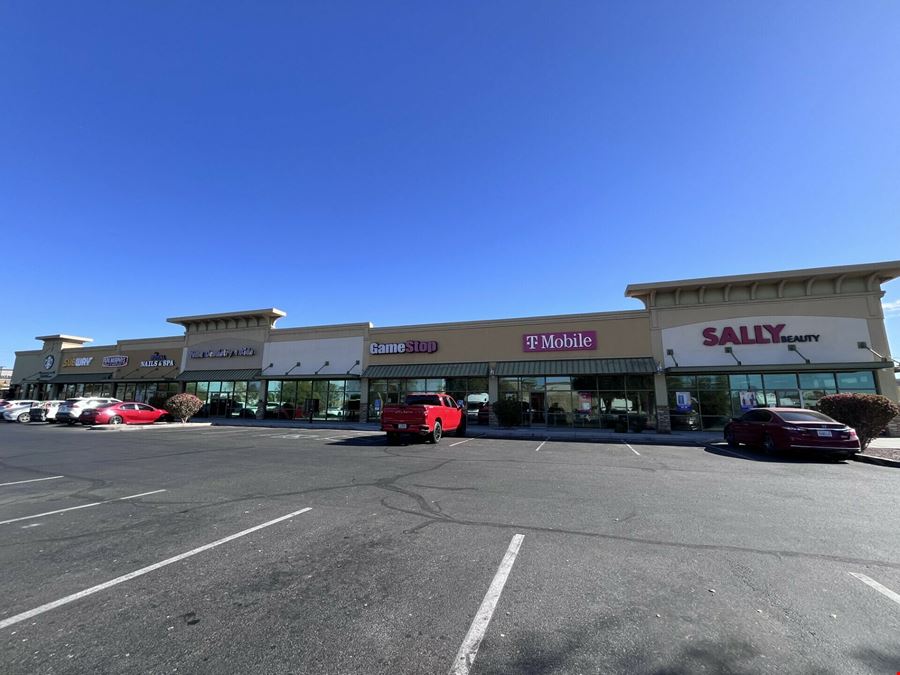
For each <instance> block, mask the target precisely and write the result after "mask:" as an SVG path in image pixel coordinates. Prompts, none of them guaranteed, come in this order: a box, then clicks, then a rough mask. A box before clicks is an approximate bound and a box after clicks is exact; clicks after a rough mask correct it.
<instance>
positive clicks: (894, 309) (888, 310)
mask: <svg viewBox="0 0 900 675" xmlns="http://www.w3.org/2000/svg"><path fill="white" fill-rule="evenodd" d="M881 309H883V310H884V313H885V314H900V300H894V301H893V302H882V303H881Z"/></svg>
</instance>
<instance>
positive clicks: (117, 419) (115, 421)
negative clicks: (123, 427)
mask: <svg viewBox="0 0 900 675" xmlns="http://www.w3.org/2000/svg"><path fill="white" fill-rule="evenodd" d="M109 423H110V424H122V418H121V417H119V416H118V415H113V416H112V417H110V418H109Z"/></svg>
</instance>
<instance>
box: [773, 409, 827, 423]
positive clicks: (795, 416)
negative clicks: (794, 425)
mask: <svg viewBox="0 0 900 675" xmlns="http://www.w3.org/2000/svg"><path fill="white" fill-rule="evenodd" d="M778 416H779V417H780V418H781V419H783V420H784V421H785V422H834V420H833V419H831V418H830V417H828V416H827V415H823V414H822V413H820V412H816V411H815V410H791V411H790V412H780V413H778Z"/></svg>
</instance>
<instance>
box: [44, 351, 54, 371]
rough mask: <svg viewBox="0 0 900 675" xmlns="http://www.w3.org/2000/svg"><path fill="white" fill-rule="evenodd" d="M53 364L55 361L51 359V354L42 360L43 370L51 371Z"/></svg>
mask: <svg viewBox="0 0 900 675" xmlns="http://www.w3.org/2000/svg"><path fill="white" fill-rule="evenodd" d="M54 363H56V359H55V358H54V357H53V354H47V356H46V357H45V358H44V370H53V364H54Z"/></svg>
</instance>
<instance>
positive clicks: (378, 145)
mask: <svg viewBox="0 0 900 675" xmlns="http://www.w3.org/2000/svg"><path fill="white" fill-rule="evenodd" d="M898 35H900V3H898V2H895V1H893V0H889V1H885V2H878V1H876V0H870V1H867V2H864V3H860V2H844V3H841V2H828V3H821V2H806V3H804V2H789V3H783V2H743V3H731V2H728V3H723V2H709V3H690V2H687V3H682V2H679V3H674V2H667V3H664V2H643V3H624V2H586V1H585V2H550V1H547V2H541V3H532V2H522V1H519V0H516V1H515V2H481V1H475V2H446V3H438V2H393V3H392V2H353V3H350V2H335V1H333V0H328V1H327V2H262V3H260V2H241V3H234V2H216V3H212V2H180V1H179V2H158V1H154V2H143V3H142V2H136V1H135V2H111V1H110V2H102V3H95V2H89V1H86V0H80V1H79V2H33V1H32V0H22V1H14V0H4V2H2V4H0V232H2V234H3V242H4V244H5V245H4V250H3V259H4V262H5V265H4V267H5V269H4V274H3V283H4V286H5V288H6V289H7V291H8V292H7V294H5V295H4V296H3V303H2V307H3V311H2V317H3V318H2V321H0V364H3V365H9V364H11V363H12V360H13V352H14V351H15V350H17V349H32V348H37V347H39V343H37V342H35V341H34V340H33V337H34V336H35V335H42V334H46V333H57V332H63V333H72V334H76V335H87V336H91V337H93V338H94V339H95V343H97V344H104V343H108V342H112V341H114V340H115V339H117V338H136V337H145V336H152V335H167V334H178V332H179V329H178V328H177V327H176V326H171V325H169V324H166V323H165V318H166V317H168V316H177V315H183V314H202V313H207V312H217V311H227V310H237V309H249V308H257V307H269V306H276V307H279V308H281V309H284V310H285V311H287V312H288V317H287V319H286V320H283V321H282V322H281V323H280V325H281V326H300V325H317V324H328V323H344V322H356V321H367V320H368V321H372V322H374V323H375V324H376V325H392V324H404V323H418V322H428V321H455V320H460V321H462V320H474V319H483V318H499V317H505V316H527V315H537V314H550V313H554V314H555V313H567V312H586V311H603V310H614V309H623V308H634V309H637V308H639V307H640V305H639V304H638V303H636V302H635V301H633V300H628V299H626V298H624V297H623V291H624V288H625V286H626V284H627V283H629V282H645V281H661V280H669V279H679V278H687V277H698V276H708V275H721V274H738V273H749V272H762V271H771V270H777V269H791V268H797V267H810V266H822V265H838V264H849V263H862V262H874V261H880V260H891V259H897V258H900V218H898V216H900V43H898V38H897V36H898ZM435 289H440V290H439V291H437V290H435ZM885 301H886V302H892V303H895V305H894V306H896V309H895V310H894V311H893V312H891V313H890V314H889V317H890V318H889V319H888V326H889V330H890V331H891V333H892V342H893V345H894V351H895V352H900V281H897V282H894V283H892V284H890V285H888V296H887V297H886V298H885Z"/></svg>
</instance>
